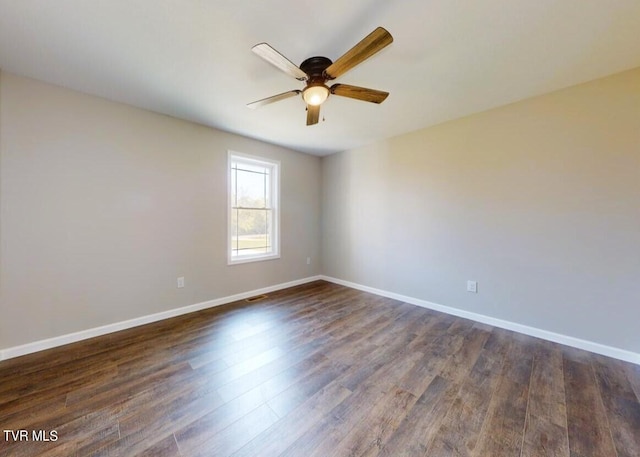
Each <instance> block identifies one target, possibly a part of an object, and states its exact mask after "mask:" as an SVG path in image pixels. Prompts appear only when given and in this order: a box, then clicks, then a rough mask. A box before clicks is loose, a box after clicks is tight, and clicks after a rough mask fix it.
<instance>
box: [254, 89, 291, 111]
mask: <svg viewBox="0 0 640 457" xmlns="http://www.w3.org/2000/svg"><path fill="white" fill-rule="evenodd" d="M300 92H302V91H301V90H290V91H289V92H283V93H281V94H278V95H272V96H271V97H267V98H263V99H262V100H257V101H255V102H251V103H247V108H251V109H256V108H260V107H261V106H264V105H268V104H269V103H273V102H279V101H280V100H284V99H285V98H290V97H295V96H296V95H299V94H300Z"/></svg>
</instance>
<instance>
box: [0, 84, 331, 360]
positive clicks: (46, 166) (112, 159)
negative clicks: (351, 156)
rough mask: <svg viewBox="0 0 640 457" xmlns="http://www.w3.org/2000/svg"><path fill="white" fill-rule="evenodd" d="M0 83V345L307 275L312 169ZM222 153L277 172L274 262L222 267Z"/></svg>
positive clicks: (314, 186)
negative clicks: (244, 156) (260, 161)
mask: <svg viewBox="0 0 640 457" xmlns="http://www.w3.org/2000/svg"><path fill="white" fill-rule="evenodd" d="M1 77H2V81H1V85H0V99H2V105H0V129H1V132H2V135H1V137H0V197H1V199H0V234H1V239H0V242H1V244H0V249H1V252H2V256H1V262H0V285H1V287H0V297H1V302H0V303H1V304H0V306H1V307H2V309H1V311H2V318H1V319H0V348H7V347H12V346H16V345H20V344H23V343H28V342H34V341H37V340H41V339H44V338H49V337H55V336H59V335H64V334H67V333H70V332H75V331H80V330H85V329H89V328H93V327H96V326H101V325H106V324H111V323H115V322H120V321H123V320H126V319H131V318H136V317H140V316H144V315H148V314H153V313H157V312H161V311H164V310H169V309H173V308H178V307H182V306H186V305H191V304H195V303H199V302H202V301H206V300H211V299H215V298H220V297H225V296H228V295H231V294H235V293H240V292H246V291H250V290H253V289H256V288H261V287H266V286H271V285H275V284H279V283H283V282H288V281H292V280H296V279H300V278H305V277H308V276H312V275H316V274H319V273H320V268H319V265H320V258H319V256H320V252H319V239H320V235H319V230H320V159H319V158H317V157H313V156H309V155H305V154H301V153H297V152H294V151H291V150H287V149H284V148H280V147H276V146H272V145H268V144H265V143H262V142H259V141H253V140H250V139H247V138H243V137H240V136H236V135H232V134H228V133H224V132H221V131H217V130H214V129H210V128H206V127H203V126H198V125H194V124H191V123H188V122H183V121H180V120H177V119H173V118H170V117H166V116H162V115H158V114H154V113H150V112H147V111H144V110H141V109H137V108H132V107H129V106H125V105H122V104H117V103H112V102H109V101H106V100H103V99H100V98H96V97H92V96H88V95H84V94H81V93H78V92H74V91H70V90H66V89H63V88H59V87H54V86H50V85H47V84H44V83H41V82H37V81H33V80H30V79H26V78H22V77H19V76H15V75H11V74H7V73H2V74H1ZM228 149H233V150H236V151H240V152H244V153H249V154H255V155H262V156H265V157H270V158H274V159H277V160H280V161H281V166H282V169H281V170H282V172H281V174H282V184H281V195H282V196H281V206H282V218H281V227H282V232H281V234H282V236H281V254H282V258H281V259H279V260H273V261H267V262H258V263H252V264H243V265H236V266H232V267H229V266H227V264H226V229H227V218H226V201H227V200H226V199H227V194H226V163H227V162H226V161H227V150H228ZM307 256H311V257H312V259H313V262H312V264H311V265H310V266H307V264H306V258H307ZM178 276H185V278H186V287H185V288H184V289H177V288H176V278H177V277H178Z"/></svg>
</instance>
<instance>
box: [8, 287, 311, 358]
mask: <svg viewBox="0 0 640 457" xmlns="http://www.w3.org/2000/svg"><path fill="white" fill-rule="evenodd" d="M319 279H322V278H321V277H320V276H311V277H308V278H303V279H298V280H295V281H289V282H285V283H282V284H276V285H274V286H269V287H264V288H262V289H256V290H251V291H248V292H242V293H239V294H235V295H230V296H228V297H222V298H216V299H214V300H208V301H205V302H202V303H196V304H195V305H189V306H184V307H182V308H176V309H170V310H168V311H162V312H160V313H155V314H150V315H147V316H142V317H137V318H135V319H130V320H127V321H122V322H116V323H113V324H108V325H103V326H102V327H95V328H91V329H88V330H82V331H79V332H75V333H69V334H67V335H60V336H56V337H53V338H48V339H46V340H40V341H34V342H33V343H27V344H23V345H20V346H14V347H10V348H5V349H1V350H0V361H1V360H6V359H11V358H13V357H19V356H21V355H26V354H31V353H33V352H38V351H44V350H45V349H51V348H54V347H57V346H63V345H65V344H69V343H75V342H76V341H81V340H86V339H89V338H93V337H95V336H100V335H106V334H107V333H113V332H117V331H119V330H125V329H128V328H131V327H138V326H140V325H144V324H149V323H151V322H157V321H161V320H163V319H169V318H170V317H175V316H180V315H182V314H188V313H193V312H195V311H200V310H202V309H207V308H213V307H214V306H220V305H225V304H227V303H231V302H234V301H238V300H244V299H245V298H249V297H253V296H255V295H260V294H266V293H269V292H274V291H276V290H281V289H286V288H288V287H293V286H299V285H301V284H306V283H308V282H312V281H317V280H319Z"/></svg>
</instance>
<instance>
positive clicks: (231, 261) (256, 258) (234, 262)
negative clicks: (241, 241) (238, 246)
mask: <svg viewBox="0 0 640 457" xmlns="http://www.w3.org/2000/svg"><path fill="white" fill-rule="evenodd" d="M279 258H280V254H269V255H261V256H251V257H250V256H247V257H242V258H239V259H227V266H233V265H241V264H243V263H252V262H262V261H264V260H275V259H279Z"/></svg>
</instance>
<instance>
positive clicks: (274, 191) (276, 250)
mask: <svg viewBox="0 0 640 457" xmlns="http://www.w3.org/2000/svg"><path fill="white" fill-rule="evenodd" d="M235 161H239V162H245V163H248V164H254V165H260V166H265V167H269V168H270V169H271V185H270V187H269V192H270V201H271V208H270V209H271V211H272V214H273V216H272V220H273V228H272V232H273V233H272V238H271V252H267V253H264V254H254V255H245V256H241V257H239V256H234V255H233V235H234V234H233V230H232V224H231V222H232V220H233V219H232V216H233V211H234V206H233V204H234V202H233V198H232V197H233V189H232V188H231V185H232V182H233V179H232V173H233V171H232V164H233V162H235ZM279 258H280V162H279V161H277V160H272V159H268V158H266V157H258V156H254V155H249V154H243V153H241V152H236V151H231V150H229V151H228V154H227V265H238V264H243V263H248V262H260V261H263V260H273V259H279Z"/></svg>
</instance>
